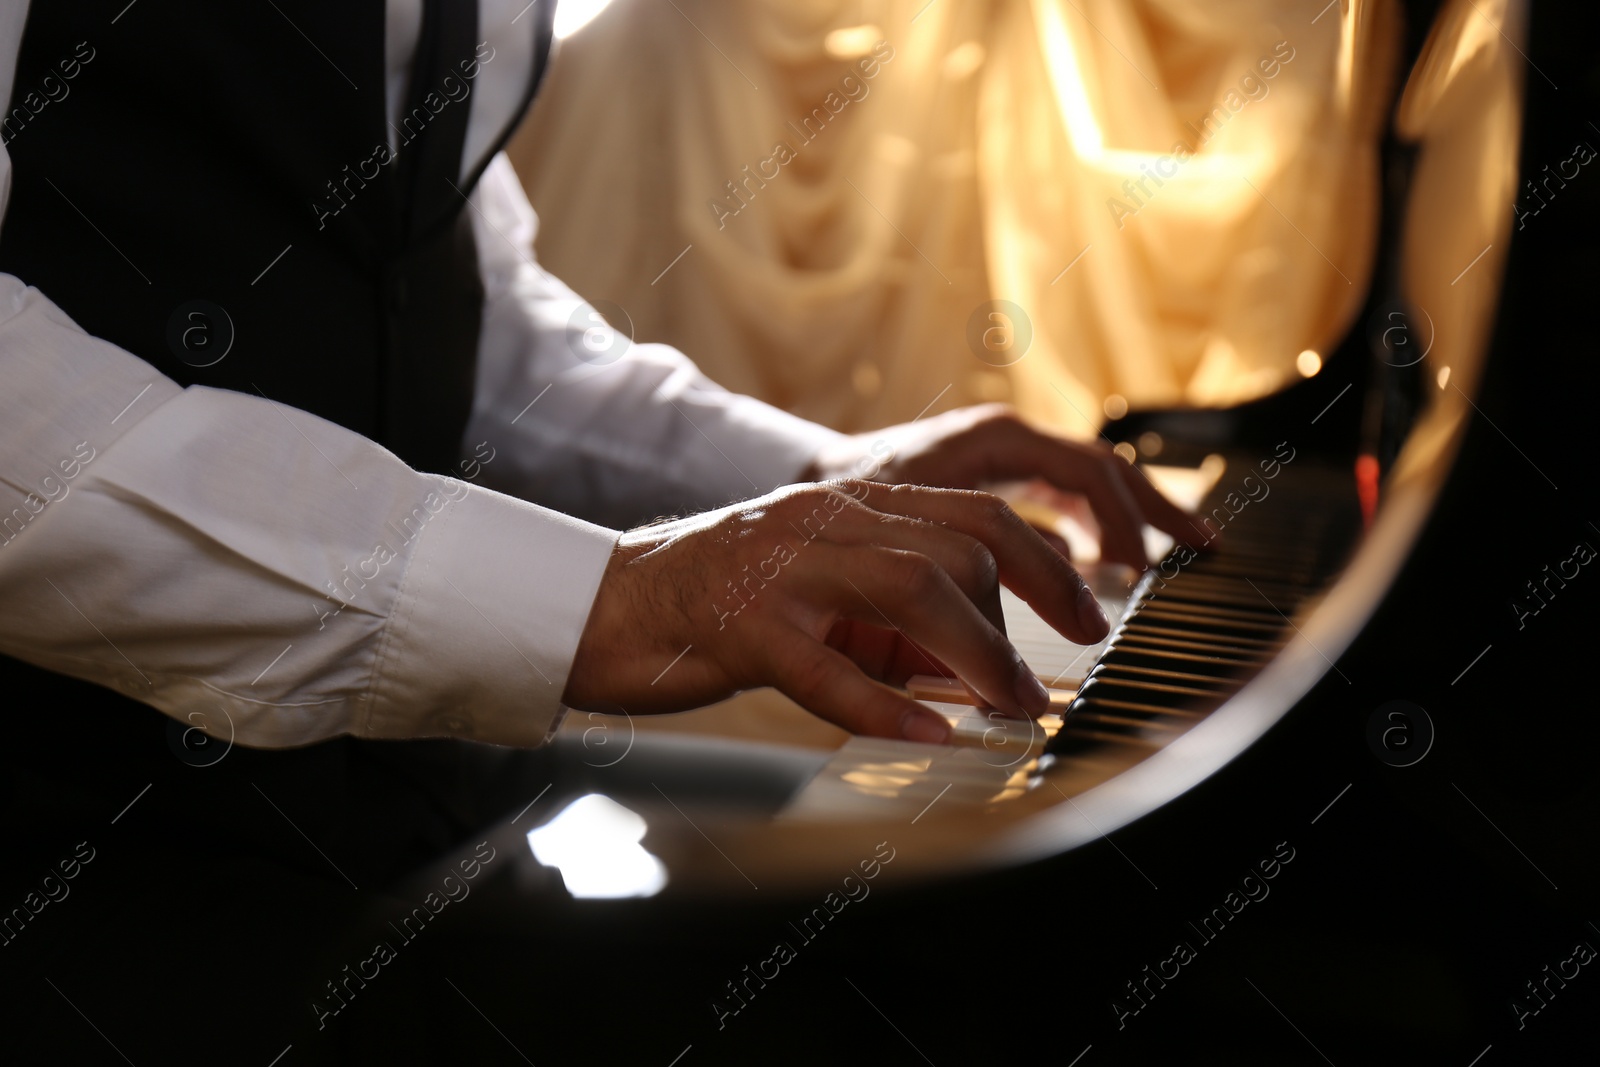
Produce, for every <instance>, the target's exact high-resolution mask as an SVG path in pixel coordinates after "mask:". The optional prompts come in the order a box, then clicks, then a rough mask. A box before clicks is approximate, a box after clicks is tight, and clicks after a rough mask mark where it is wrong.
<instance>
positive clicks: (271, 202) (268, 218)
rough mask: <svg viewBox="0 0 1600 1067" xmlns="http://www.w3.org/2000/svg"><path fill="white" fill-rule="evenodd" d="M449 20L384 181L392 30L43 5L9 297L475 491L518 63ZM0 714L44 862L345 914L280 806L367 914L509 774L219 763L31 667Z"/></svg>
mask: <svg viewBox="0 0 1600 1067" xmlns="http://www.w3.org/2000/svg"><path fill="white" fill-rule="evenodd" d="M426 5H427V6H426V8H425V15H424V21H423V30H422V34H421V40H422V43H421V45H420V46H419V50H418V56H417V62H416V70H415V73H414V77H413V84H412V88H411V93H410V96H411V101H410V102H408V104H407V106H406V108H405V114H406V116H407V117H408V118H407V119H406V120H403V121H402V129H401V130H400V131H399V134H398V136H397V139H398V140H399V141H400V142H401V150H400V154H399V156H398V158H397V159H394V160H392V161H389V162H377V161H376V160H377V159H378V158H379V157H380V156H382V155H383V153H381V152H378V151H376V150H377V149H378V148H379V146H385V145H387V134H386V129H387V119H386V115H385V108H384V88H385V86H384V80H385V70H384V53H385V41H384V2H383V0H272V2H270V3H268V2H264V0H250V2H248V3H245V2H238V0H139V2H136V3H133V4H129V3H128V0H70V2H68V0H34V2H33V3H32V6H31V8H30V10H29V14H28V19H27V24H26V29H25V34H24V38H23V42H22V50H21V55H20V57H19V61H18V68H17V76H16V82H15V85H14V87H13V94H12V101H11V110H10V111H9V112H7V113H6V114H5V115H4V116H0V135H3V137H4V139H5V141H6V145H7V150H8V152H9V153H10V156H11V160H12V164H13V177H12V182H13V184H12V189H11V195H10V203H9V207H8V210H7V213H6V218H5V224H4V228H3V230H0V270H3V271H5V272H8V273H12V274H15V275H16V276H17V277H19V278H21V279H22V280H23V281H24V282H27V283H29V284H31V285H34V286H37V287H38V288H39V289H40V290H41V291H42V292H44V293H45V294H46V295H47V296H49V297H50V298H51V299H53V300H54V301H55V302H56V303H57V304H59V305H60V306H61V307H62V308H63V309H64V310H65V311H66V312H67V313H68V314H70V315H71V316H72V317H73V319H75V320H76V321H77V322H78V323H79V324H80V325H81V326H82V327H84V329H86V330H87V331H89V332H90V333H91V334H94V335H96V336H99V337H102V338H105V339H106V340H109V341H111V342H113V343H115V344H117V345H120V346H121V347H123V348H125V349H127V350H128V351H130V352H133V353H134V354H136V355H138V356H140V357H142V358H144V359H145V360H147V361H149V362H150V363H151V364H152V365H153V366H155V367H156V368H157V369H159V370H160V371H161V372H162V373H163V374H166V375H168V376H170V377H172V378H174V379H176V380H177V381H178V382H180V383H182V384H185V385H189V384H203V385H211V386H217V387H221V388H228V389H235V390H238V391H241V392H249V393H256V392H259V393H261V394H264V395H266V396H267V397H269V398H271V399H272V400H274V401H276V402H279V403H283V404H289V405H293V406H296V407H299V408H303V409H305V410H307V411H311V412H315V413H316V414H318V415H321V416H323V417H325V418H327V419H330V420H332V421H334V422H337V423H340V424H342V425H344V426H346V427H349V428H350V429H352V430H355V431H357V432H359V433H363V434H366V435H368V436H370V437H373V438H374V439H376V440H378V441H380V442H382V443H383V444H385V445H387V446H388V447H389V448H391V449H392V450H394V451H395V452H396V453H397V454H399V455H400V456H401V457H402V458H403V459H405V460H407V461H408V462H410V463H411V464H412V465H414V466H416V467H419V468H421V469H424V470H434V471H444V470H447V469H449V468H451V467H452V466H453V465H454V464H455V462H456V459H457V450H458V447H459V444H460V438H461V434H462V430H463V429H464V426H465V421H466V418H467V415H468V413H469V410H470V403H471V393H472V382H473V372H474V362H475V352H476V347H477V335H478V329H479V322H480V313H481V300H482V288H481V283H480V280H479V277H478V270H477V262H476V257H475V249H474V247H473V242H472V234H471V230H470V210H469V209H466V202H465V197H464V194H466V193H467V192H469V191H470V190H471V188H472V186H473V185H474V184H475V183H476V180H477V177H478V174H479V173H480V172H481V167H482V166H483V165H484V164H485V163H486V161H487V156H486V158H485V160H482V161H474V169H473V172H472V173H471V174H470V175H469V176H468V180H466V181H463V180H462V179H461V175H460V172H461V166H462V163H461V142H462V137H463V136H464V120H465V118H466V115H467V113H468V107H469V105H470V103H471V102H472V99H473V98H472V89H471V88H470V86H472V84H473V82H472V80H471V79H470V78H468V77H467V73H468V72H469V71H470V72H472V73H474V74H475V73H476V72H477V71H478V70H479V69H481V67H482V66H483V65H484V64H485V63H486V62H487V63H491V64H492V63H494V62H497V61H498V62H501V63H506V62H510V60H509V59H505V58H501V59H499V60H496V59H494V58H493V57H492V54H491V53H490V52H489V50H488V48H484V49H483V50H482V51H481V53H480V52H479V50H478V48H477V45H478V43H479V37H478V36H477V34H476V12H477V8H476V5H475V3H463V2H462V0H426ZM553 9H554V4H553V3H551V2H550V0H543V2H541V3H538V4H537V5H534V6H533V7H532V8H531V9H530V10H529V11H528V12H526V13H525V15H526V17H524V18H520V19H519V21H518V22H517V23H516V26H515V28H516V29H517V30H518V31H519V32H521V31H526V32H528V33H530V34H532V35H533V36H534V39H535V44H536V55H537V56H538V61H537V63H536V65H535V67H534V70H533V71H532V72H531V74H530V78H529V84H528V88H527V93H528V97H529V98H531V96H532V93H533V90H534V88H535V87H536V85H537V81H538V79H539V77H540V75H541V74H542V71H543V69H544V66H545V60H546V57H547V56H548V53H549V47H550V40H551V32H550V28H551V14H552V12H553ZM474 62H476V63H477V64H478V67H473V66H472V63H474ZM463 63H465V64H467V65H466V66H465V67H463V65H462V64H463ZM447 76H448V78H449V79H450V80H448V81H447V80H446V79H447ZM463 86H467V87H469V88H468V89H466V90H465V95H463V89H462V87H463ZM430 93H431V94H433V95H432V96H431V97H430V95H429V94H430ZM452 94H453V95H454V96H455V97H458V98H459V99H450V102H449V103H446V104H442V105H441V103H440V102H441V101H442V100H445V99H449V98H450V97H451V96H452ZM525 103H526V101H525ZM413 104H414V105H415V106H413ZM418 108H420V109H421V110H420V111H419V110H417V109H418ZM509 132H510V130H509V127H508V129H507V130H505V131H502V133H501V137H500V138H499V140H503V139H504V137H505V136H507V135H509ZM494 147H495V148H496V149H497V148H498V147H499V145H498V143H496V145H495V146H494ZM490 155H492V152H491V153H490ZM229 334H231V338H230V337H229V336H228V335H229ZM230 340H231V343H230ZM224 352H225V354H223V353H224ZM219 355H220V358H218V357H219ZM3 387H4V383H0V388H3ZM0 607H3V606H0ZM0 691H3V693H4V699H3V701H0V704H3V705H4V707H5V712H6V714H5V715H4V723H3V730H4V733H3V735H0V828H4V830H5V831H6V834H7V840H8V842H11V846H14V847H15V848H18V849H21V850H22V851H24V852H29V851H30V850H36V851H37V857H36V858H37V859H38V860H39V861H40V862H43V861H44V860H45V859H51V862H54V860H53V859H52V857H53V856H54V853H55V851H57V850H58V849H59V847H60V845H61V843H62V842H67V843H69V844H70V843H71V842H73V841H76V840H79V838H80V837H81V836H95V835H98V837H96V839H95V844H96V845H99V844H100V842H101V839H104V840H105V841H106V842H108V843H109V842H118V843H120V847H122V848H124V849H129V848H133V847H134V846H133V844H132V842H134V841H135V840H136V839H138V838H139V835H145V837H144V843H143V844H142V845H140V846H138V847H139V848H147V847H154V843H156V842H158V841H159V842H160V843H161V844H160V847H162V848H169V849H174V850H179V851H181V852H184V854H185V855H191V854H192V855H203V856H204V857H205V864H206V865H207V867H208V869H209V868H211V867H215V868H216V869H217V870H218V871H222V870H232V869H233V868H231V867H227V864H229V863H235V860H232V859H229V858H228V857H230V856H242V857H245V858H244V859H238V860H237V862H236V865H237V864H243V865H245V866H246V867H247V868H248V869H249V870H250V871H252V872H257V873H253V874H252V875H251V877H252V878H255V877H258V876H259V872H260V871H261V870H262V869H263V868H262V867H261V866H260V864H261V862H263V861H265V862H268V863H270V864H274V865H276V866H275V867H272V868H271V869H274V870H281V869H289V868H293V869H295V870H296V871H299V872H300V873H298V874H293V875H290V876H286V877H289V878H290V879H291V884H292V885H296V886H298V885H303V884H304V883H303V881H301V879H302V877H303V876H306V875H309V876H313V877H319V878H325V879H328V880H329V884H330V885H332V886H333V890H334V891H337V892H348V887H347V886H346V885H345V884H344V881H343V879H342V877H341V876H339V875H336V874H335V873H334V872H333V870H331V869H329V868H328V866H327V865H326V864H325V863H324V861H323V859H322V858H321V857H319V856H318V854H317V853H316V852H314V851H311V850H310V849H307V848H305V846H304V842H303V841H301V840H300V839H299V838H298V837H296V836H295V831H294V829H291V828H290V825H289V824H288V823H287V822H285V820H284V818H283V816H282V815H281V814H280V813H279V812H275V811H274V810H273V808H272V807H271V806H269V804H268V802H267V801H266V800H263V797H266V798H269V799H270V800H271V801H272V803H274V804H281V805H286V806H287V807H288V809H289V810H290V811H292V812H293V818H294V823H295V825H296V826H297V827H298V828H299V829H300V830H301V831H302V832H303V833H305V834H307V835H309V837H310V838H311V839H313V840H315V841H317V842H318V843H319V847H320V848H323V849H325V850H327V852H328V853H329V854H331V855H337V856H339V863H340V867H341V868H342V869H343V870H345V871H348V872H349V874H351V875H352V876H354V877H355V878H357V879H359V880H360V882H361V884H363V885H366V884H367V878H368V877H369V876H370V877H372V878H375V879H376V878H379V877H380V874H379V873H378V872H383V871H387V872H393V871H395V870H399V869H402V868H403V867H404V866H405V865H406V864H407V863H410V862H415V860H416V858H417V856H419V855H421V854H423V853H425V852H427V851H428V850H429V849H437V848H438V847H441V845H442V844H443V843H446V842H448V841H451V840H454V839H455V836H454V835H457V834H459V833H460V832H461V830H460V826H459V825H458V824H459V822H460V821H462V819H463V818H464V817H463V816H459V815H458V814H452V812H453V811H454V809H453V807H452V803H453V802H452V801H451V800H450V799H449V797H448V796H446V795H445V794H444V793H443V792H441V790H443V789H445V787H446V786H447V785H448V784H449V783H451V782H455V781H472V782H475V783H482V782H483V781H485V778H484V776H483V774H481V773H479V771H478V770H477V769H475V770H473V771H472V773H470V774H467V773H464V772H463V771H462V769H461V767H460V766H458V765H457V763H458V761H461V760H466V759H468V758H469V756H472V754H473V753H474V752H476V750H478V749H485V747H484V746H469V745H465V744H460V743H449V742H420V741H419V742H387V743H379V742H362V741H358V740H356V739H353V738H340V739H337V740H335V741H331V742H327V743H324V744H321V745H316V746H311V747H308V748H305V749H299V750H295V751H274V752H259V751H250V750H247V749H244V748H243V747H242V746H233V747H230V746H229V745H228V744H227V743H226V742H212V743H211V744H210V746H209V747H206V748H201V749H198V750H195V742H196V738H198V737H199V736H200V735H198V733H197V732H196V731H194V730H192V729H189V727H190V725H191V724H190V723H186V722H183V721H180V720H177V719H168V718H167V717H166V716H164V715H162V714H161V713H159V712H157V711H155V710H154V709H153V708H149V707H147V706H144V705H141V704H138V703H136V702H134V701H132V700H130V699H128V698H126V697H124V696H122V695H120V694H119V693H116V692H114V691H112V690H110V689H104V688H101V687H99V686H95V685H91V684H89V683H86V682H81V681H77V680H75V679H71V678H66V677H63V676H60V675H56V674H52V673H50V672H47V671H44V670H41V669H39V668H36V667H33V666H31V665H28V664H25V663H22V662H20V661H18V660H15V659H12V658H10V657H7V656H0ZM205 725H207V726H209V727H212V728H217V727H218V724H217V723H206V724H205ZM485 751H488V750H487V749H485ZM474 758H481V753H480V754H479V756H478V757H474ZM440 783H444V784H443V785H441V784H440ZM146 790H147V791H146ZM135 794H138V795H139V796H140V797H141V799H139V800H138V803H137V805H136V806H134V808H133V810H132V811H131V812H130V813H128V815H127V817H125V818H121V821H120V822H119V823H117V824H116V825H115V826H114V827H108V825H107V823H106V819H107V818H108V817H109V815H115V814H116V811H117V809H119V808H121V807H123V805H124V804H126V803H127V799H128V798H130V797H133V796H134V795H135ZM108 813H109V814H108ZM307 820H310V821H309V822H308V821H307ZM319 824H320V825H319ZM114 835H115V836H114ZM330 842H331V843H330ZM296 846H298V847H299V848H300V849H301V850H302V851H303V854H300V853H297V852H296V851H295V848H296ZM8 847H10V846H8ZM363 854H365V857H366V858H365V859H362V858H360V857H362V856H363ZM251 857H253V858H251ZM319 864H320V865H321V867H320V868H319V867H318V865H319ZM362 868H365V869H366V870H367V871H368V872H369V873H368V874H365V875H364V874H362V873H360V872H361V869H362ZM216 877H217V878H218V879H223V880H224V881H226V878H225V876H224V875H222V874H218V875H217V876H216ZM219 884H220V883H219ZM227 884H228V885H232V886H235V887H236V885H237V883H227ZM273 884H276V883H273ZM296 891H297V892H298V890H296ZM285 892H286V893H287V892H288V891H287V890H285ZM19 899H20V897H19ZM286 899H287V897H286ZM11 903H14V902H11ZM157 925H160V924H157ZM30 934H31V936H33V937H34V938H35V943H36V944H38V945H41V946H44V945H48V944H49V942H48V941H46V940H44V938H45V935H44V934H43V933H38V934H33V933H32V932H30ZM12 951H13V952H14V951H16V950H15V949H14V948H13V949H12Z"/></svg>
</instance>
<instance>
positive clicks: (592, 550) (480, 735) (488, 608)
mask: <svg viewBox="0 0 1600 1067" xmlns="http://www.w3.org/2000/svg"><path fill="white" fill-rule="evenodd" d="M437 481H438V488H439V492H438V494H437V495H438V496H439V499H440V503H439V504H438V505H437V506H438V509H439V510H438V512H437V514H436V515H435V516H434V518H433V519H432V520H431V521H430V522H429V523H428V525H427V526H426V527H425V532H424V534H423V536H422V537H421V539H420V540H419V541H418V544H417V547H416V549H415V552H414V555H413V556H412V559H411V562H410V564H409V566H408V568H407V570H406V575H405V579H404V581H403V582H402V584H401V587H400V593H399V597H398V600H397V601H396V605H395V610H394V613H393V615H392V616H391V618H390V621H389V626H388V629H387V632H386V633H385V635H384V637H383V644H382V647H381V649H380V651H379V654H378V664H377V669H376V671H375V676H374V681H373V699H372V701H371V705H370V707H371V711H370V714H369V715H368V717H367V720H366V723H365V724H364V727H363V728H361V729H359V730H358V731H357V732H358V733H359V734H361V735H362V736H365V737H388V738H400V737H429V736H432V737H439V736H448V737H459V738H466V739H469V740H475V741H485V742H489V743H491V744H498V745H517V746H523V747H532V746H537V745H540V744H543V743H544V742H545V741H546V740H547V739H548V738H549V737H550V735H551V733H552V732H553V731H554V730H555V727H556V726H557V724H558V723H559V722H560V720H561V716H562V713H563V712H564V710H565V709H564V708H563V707H562V704H561V694H562V693H563V692H564V691H565V690H566V684H567V674H568V672H569V671H570V669H571V667H572V658H573V655H574V654H575V653H576V651H577V647H578V638H579V637H580V636H581V635H582V633H583V627H584V624H585V623H586V622H587V621H588V618H589V609H590V607H591V606H592V605H593V603H594V597H595V592H596V590H597V589H598V588H599V585H600V579H601V577H602V576H603V575H604V574H605V568H606V563H607V561H608V560H609V559H610V558H611V552H612V549H613V548H614V547H615V545H616V541H617V538H618V536H619V535H618V534H617V532H616V531H614V530H608V529H606V528H605V527H602V526H595V525H592V524H590V523H586V522H583V521H581V520H579V519H574V518H572V517H570V516H567V515H562V514H560V513H559V512H554V511H550V510H547V509H545V508H541V507H537V506H535V505H533V504H529V503H526V502H524V501H521V500H518V499H516V498H515V497H510V496H506V495H504V494H501V493H496V492H493V491H492V490H488V489H483V488H480V487H478V486H475V485H468V484H467V483H465V482H460V481H457V480H455V479H450V478H442V477H441V478H439V479H438V480H437ZM463 489H464V490H465V491H466V492H465V495H464V496H463V495H459V494H460V492H461V490H463ZM430 499H431V498H430ZM428 506H429V510H430V511H431V510H433V508H434V506H435V505H433V504H431V503H430V504H429V505H428Z"/></svg>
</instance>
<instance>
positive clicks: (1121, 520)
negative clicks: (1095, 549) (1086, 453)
mask: <svg viewBox="0 0 1600 1067" xmlns="http://www.w3.org/2000/svg"><path fill="white" fill-rule="evenodd" d="M1057 444H1058V442H1053V441H1043V442H1041V444H1040V446H1039V462H1040V469H1041V470H1042V471H1043V472H1044V475H1045V477H1046V478H1049V479H1050V480H1051V481H1053V482H1055V483H1056V484H1057V485H1061V486H1062V487H1063V488H1072V487H1071V486H1067V485H1066V481H1067V479H1069V478H1073V477H1076V478H1078V479H1079V484H1078V486H1076V488H1077V489H1078V491H1079V492H1081V493H1083V494H1084V495H1085V496H1087V497H1088V498H1089V507H1090V508H1091V509H1092V510H1093V511H1094V517H1095V520H1096V521H1097V522H1099V523H1100V556H1101V558H1102V559H1105V560H1107V561H1109V562H1112V563H1127V564H1130V565H1132V566H1134V567H1138V568H1140V569H1141V570H1143V569H1144V568H1146V567H1148V566H1150V560H1149V558H1148V557H1147V556H1146V555H1145V551H1144V521H1145V519H1144V511H1143V510H1142V509H1141V508H1140V507H1139V504H1138V502H1137V501H1136V500H1135V499H1134V495H1133V492H1132V490H1130V489H1129V488H1128V484H1127V483H1126V482H1125V481H1123V476H1122V472H1121V471H1119V470H1118V469H1117V468H1118V467H1125V466H1127V464H1126V463H1124V462H1123V461H1122V460H1121V459H1120V458H1119V457H1118V456H1117V455H1116V454H1115V453H1111V452H1107V453H1104V454H1103V455H1093V456H1092V458H1091V460H1090V465H1089V466H1087V467H1085V466H1084V464H1083V460H1082V459H1080V458H1079V457H1076V456H1073V455H1072V454H1071V453H1069V452H1067V451H1066V450H1065V449H1062V448H1059V447H1051V446H1052V445H1057ZM1069 465H1070V466H1069Z"/></svg>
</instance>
